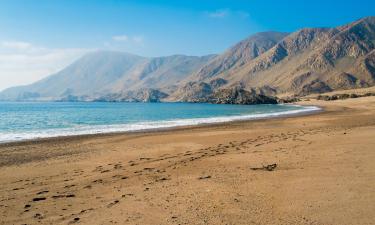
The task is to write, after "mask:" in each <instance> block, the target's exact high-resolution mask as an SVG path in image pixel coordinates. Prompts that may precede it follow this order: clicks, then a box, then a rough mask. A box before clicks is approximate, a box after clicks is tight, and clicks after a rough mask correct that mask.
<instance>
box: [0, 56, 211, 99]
mask: <svg viewBox="0 0 375 225" xmlns="http://www.w3.org/2000/svg"><path fill="white" fill-rule="evenodd" d="M213 57H214V55H209V56H203V57H196V56H184V55H176V56H168V57H158V58H145V57H141V56H136V55H132V54H128V53H122V52H111V51H98V52H93V53H89V54H87V55H85V56H84V57H82V58H81V59H79V60H77V61H76V62H74V63H73V64H71V65H70V66H68V67H66V68H65V69H63V70H62V71H60V72H58V73H56V74H54V75H51V76H49V77H47V78H45V79H43V80H40V81H38V82H36V83H34V84H31V85H26V86H21V87H14V88H9V89H7V90H4V91H3V92H2V93H1V94H0V98H1V99H5V100H72V99H75V100H93V99H96V98H100V97H101V96H104V95H107V94H110V93H119V92H130V91H134V90H138V89H145V88H154V89H160V88H164V87H167V86H168V87H170V86H173V85H176V84H178V82H179V81H181V80H183V79H184V78H185V76H187V75H189V74H191V73H192V72H193V71H195V70H197V69H198V68H200V67H201V66H203V65H204V64H205V63H207V62H208V61H209V60H210V59H211V58H213Z"/></svg>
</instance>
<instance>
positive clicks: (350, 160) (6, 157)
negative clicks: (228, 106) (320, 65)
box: [0, 97, 375, 225]
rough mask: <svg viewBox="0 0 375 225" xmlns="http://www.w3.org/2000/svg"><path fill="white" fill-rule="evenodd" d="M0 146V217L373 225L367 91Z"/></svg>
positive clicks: (372, 128) (373, 147) (373, 143)
mask: <svg viewBox="0 0 375 225" xmlns="http://www.w3.org/2000/svg"><path fill="white" fill-rule="evenodd" d="M298 104H302V105H315V106H319V107H322V108H323V109H324V111H323V112H320V113H316V114H308V115H297V116H296V115H293V116H289V117H280V118H270V119H262V120H252V121H235V122H229V123H223V124H214V125H203V126H193V127H184V128H176V129H170V130H161V131H157V132H155V131H153V132H135V133H121V134H106V135H86V136H77V137H62V138H50V139H46V140H38V141H24V142H17V143H9V144H0V177H1V179H0V224H4V225H5V224H73V223H77V224H374V221H375V215H374V213H373V212H375V204H374V202H375V192H374V187H375V164H374V161H375V138H374V137H375V97H363V98H356V99H346V100H337V101H316V100H310V101H303V102H298Z"/></svg>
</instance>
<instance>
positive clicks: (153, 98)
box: [93, 89, 168, 102]
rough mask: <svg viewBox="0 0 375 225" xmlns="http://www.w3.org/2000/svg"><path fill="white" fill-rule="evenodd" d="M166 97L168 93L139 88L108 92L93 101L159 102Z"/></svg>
mask: <svg viewBox="0 0 375 225" xmlns="http://www.w3.org/2000/svg"><path fill="white" fill-rule="evenodd" d="M166 97H168V94H166V93H164V92H161V91H159V90H155V89H141V90H138V91H128V92H122V93H115V94H109V95H105V96H102V97H99V98H97V99H93V101H105V102H160V101H161V100H162V99H164V98H166Z"/></svg>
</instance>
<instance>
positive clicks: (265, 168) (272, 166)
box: [250, 163, 277, 171]
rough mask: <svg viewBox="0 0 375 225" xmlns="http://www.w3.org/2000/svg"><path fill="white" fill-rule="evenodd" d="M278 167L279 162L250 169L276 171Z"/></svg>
mask: <svg viewBox="0 0 375 225" xmlns="http://www.w3.org/2000/svg"><path fill="white" fill-rule="evenodd" d="M276 167H277V164H276V163H274V164H269V165H267V166H262V167H252V168H250V169H252V170H265V171H274V170H275V169H276Z"/></svg>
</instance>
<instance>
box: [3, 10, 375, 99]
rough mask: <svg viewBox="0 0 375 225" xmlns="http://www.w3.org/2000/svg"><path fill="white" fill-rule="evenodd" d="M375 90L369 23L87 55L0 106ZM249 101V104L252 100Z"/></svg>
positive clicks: (373, 25) (374, 22) (9, 93)
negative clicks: (210, 48)
mask: <svg viewBox="0 0 375 225" xmlns="http://www.w3.org/2000/svg"><path fill="white" fill-rule="evenodd" d="M374 85H375V17H366V18H363V19H360V20H357V21H354V22H352V23H349V24H346V25H343V26H339V27H334V28H304V29H301V30H298V31H296V32H293V33H282V32H262V33H258V34H255V35H252V36H250V37H248V38H247V39H245V40H243V41H241V42H239V43H238V44H235V45H234V46H233V47H231V48H229V49H228V50H227V51H225V52H224V53H222V54H220V55H208V56H202V57H196V56H184V55H173V56H167V57H156V58H146V57H141V56H136V55H132V54H128V53H120V52H108V51H99V52H94V53H90V54H88V55H86V56H84V57H83V58H81V59H79V60H78V61H76V62H75V63H73V64H72V65H70V66H68V67H67V68H65V69H63V70H62V71H60V72H58V73H56V74H54V75H51V76H49V77H47V78H45V79H43V80H41V81H38V82H36V83H34V84H31V85H27V86H22V87H15V88H9V89H7V90H5V91H3V92H1V93H0V99H2V100H63V101H152V102H155V101H185V102H201V101H207V102H216V103H254V102H259V103H262V102H264V101H269V102H272V98H270V99H267V98H265V97H266V96H281V95H282V96H303V95H308V94H311V93H323V92H328V91H332V90H341V89H351V88H361V87H368V86H374ZM253 100H254V101H253Z"/></svg>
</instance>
